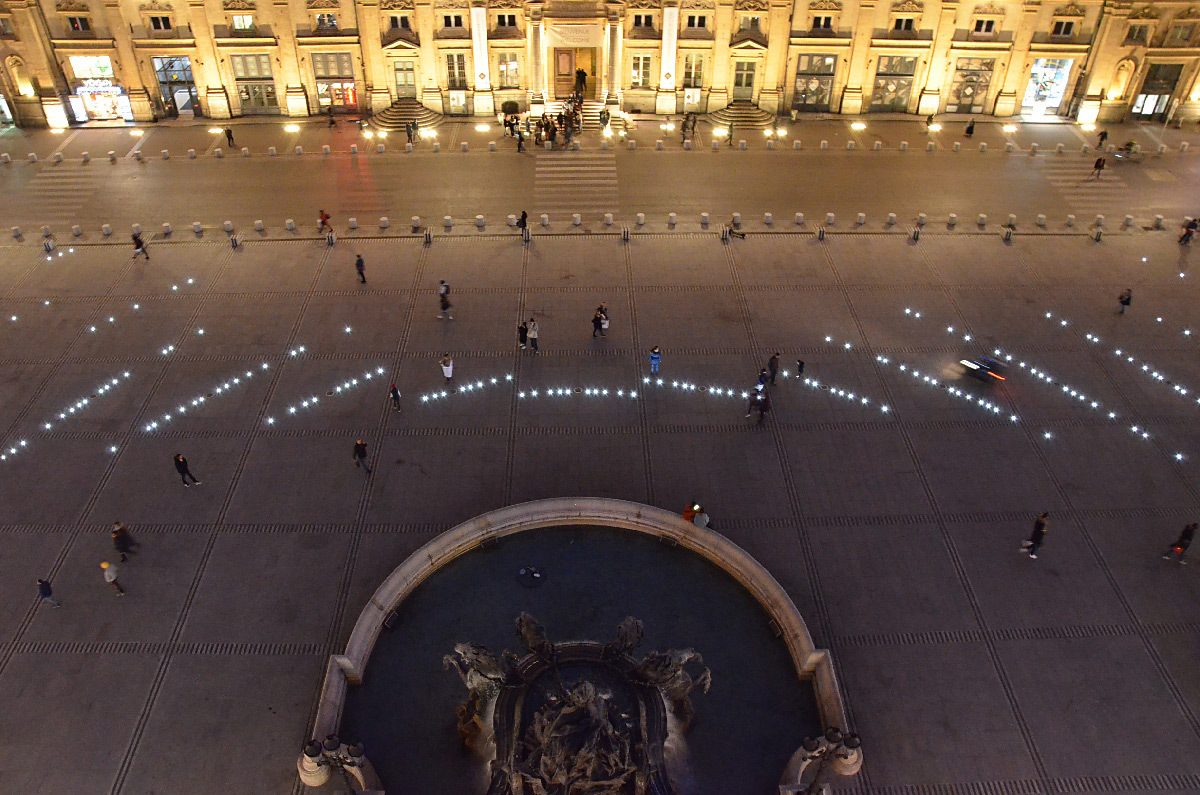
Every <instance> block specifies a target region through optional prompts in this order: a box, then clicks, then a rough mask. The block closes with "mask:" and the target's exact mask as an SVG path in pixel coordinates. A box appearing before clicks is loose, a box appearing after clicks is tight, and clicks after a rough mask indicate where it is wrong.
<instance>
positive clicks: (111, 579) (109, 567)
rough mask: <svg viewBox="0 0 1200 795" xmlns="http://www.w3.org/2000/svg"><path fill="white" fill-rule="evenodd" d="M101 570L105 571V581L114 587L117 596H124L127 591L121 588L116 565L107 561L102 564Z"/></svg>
mask: <svg viewBox="0 0 1200 795" xmlns="http://www.w3.org/2000/svg"><path fill="white" fill-rule="evenodd" d="M100 568H102V569H104V581H105V582H106V583H108V584H109V585H111V586H112V587H113V590H115V591H116V592H117V596H124V595H125V589H124V588H122V587H121V583H120V582H119V581H118V580H117V574H118V573H119V571H118V569H117V567H116V564H113V563H109V562H108V561H107V560H106V561H104V562H103V563H101V564H100Z"/></svg>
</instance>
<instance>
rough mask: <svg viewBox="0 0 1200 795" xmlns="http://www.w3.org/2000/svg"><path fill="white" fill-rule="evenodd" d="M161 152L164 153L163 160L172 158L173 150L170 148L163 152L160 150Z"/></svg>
mask: <svg viewBox="0 0 1200 795" xmlns="http://www.w3.org/2000/svg"><path fill="white" fill-rule="evenodd" d="M159 154H160V155H162V159H163V160H170V159H171V150H169V149H164V150H162V151H161V152H159Z"/></svg>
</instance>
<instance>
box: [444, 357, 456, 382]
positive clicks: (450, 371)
mask: <svg viewBox="0 0 1200 795" xmlns="http://www.w3.org/2000/svg"><path fill="white" fill-rule="evenodd" d="M441 364H442V375H444V376H446V383H447V384H448V383H450V382H451V381H452V380H454V360H453V359H451V358H450V354H448V353H447V354H446V355H445V356H443V357H442V362H441Z"/></svg>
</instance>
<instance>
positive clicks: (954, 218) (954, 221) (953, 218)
mask: <svg viewBox="0 0 1200 795" xmlns="http://www.w3.org/2000/svg"><path fill="white" fill-rule="evenodd" d="M957 223H958V215H957V214H956V213H950V218H949V219H947V221H946V225H947V226H954V225H955V224H957Z"/></svg>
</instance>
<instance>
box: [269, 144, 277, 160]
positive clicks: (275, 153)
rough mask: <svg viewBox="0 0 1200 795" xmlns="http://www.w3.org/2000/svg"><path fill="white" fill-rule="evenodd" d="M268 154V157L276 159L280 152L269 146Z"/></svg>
mask: <svg viewBox="0 0 1200 795" xmlns="http://www.w3.org/2000/svg"><path fill="white" fill-rule="evenodd" d="M267 154H268V155H270V156H271V157H275V156H276V155H278V154H279V150H278V149H276V148H275V147H273V146H268V147H267Z"/></svg>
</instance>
